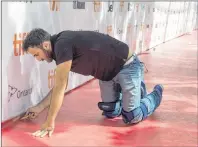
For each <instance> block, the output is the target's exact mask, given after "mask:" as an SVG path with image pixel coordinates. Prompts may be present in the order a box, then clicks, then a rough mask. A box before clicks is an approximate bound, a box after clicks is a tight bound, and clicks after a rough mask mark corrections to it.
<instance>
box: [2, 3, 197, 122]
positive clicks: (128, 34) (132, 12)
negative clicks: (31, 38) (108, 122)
mask: <svg viewBox="0 0 198 147" xmlns="http://www.w3.org/2000/svg"><path fill="white" fill-rule="evenodd" d="M2 13H3V14H2V17H3V18H2V20H3V21H2V25H3V26H2V27H3V30H2V31H3V32H2V33H3V35H2V36H3V38H2V41H3V42H2V47H3V50H2V66H3V67H2V77H3V78H2V80H3V81H2V83H3V87H2V95H3V99H2V103H3V105H2V106H3V109H2V110H3V116H2V118H3V121H4V120H7V119H9V118H12V117H14V116H16V115H18V114H20V113H22V112H24V111H25V110H26V109H27V108H28V107H30V106H32V105H35V104H37V103H38V102H39V101H41V100H42V99H43V98H44V96H45V95H46V94H47V93H48V92H49V90H50V89H51V88H52V87H53V83H54V76H55V68H56V65H55V62H53V63H51V64H48V63H38V62H37V61H35V59H34V58H33V57H32V56H30V55H28V54H24V53H23V51H22V48H21V45H22V42H23V39H24V38H25V36H26V35H27V33H28V32H29V31H30V30H31V29H33V28H36V27H40V28H43V29H45V30H47V31H48V32H49V33H51V34H53V33H58V32H59V31H62V30H67V29H68V30H93V31H98V32H102V33H106V34H109V35H111V36H114V37H115V38H117V39H119V40H121V41H123V42H125V43H127V44H128V45H129V46H130V49H131V50H133V51H135V52H136V53H140V52H142V51H145V50H146V49H149V48H151V47H153V46H155V45H158V44H160V43H162V42H164V41H167V40H169V39H172V38H175V37H177V36H180V35H182V34H184V33H187V32H190V31H192V30H193V29H196V28H197V17H196V16H197V3H195V2H171V3H170V2H146V3H143V2H124V1H120V2H113V1H109V2H100V1H94V2H82V1H81V2H79V1H73V2H57V1H50V2H30V1H29V2H28V1H27V2H3V3H2ZM92 78H93V77H91V76H82V75H79V74H75V73H72V72H70V79H69V85H68V89H67V90H66V91H69V90H71V89H73V88H75V87H77V86H79V85H81V84H83V83H84V82H86V81H88V80H90V79H92Z"/></svg>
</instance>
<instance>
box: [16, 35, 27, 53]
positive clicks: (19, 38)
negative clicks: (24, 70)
mask: <svg viewBox="0 0 198 147" xmlns="http://www.w3.org/2000/svg"><path fill="white" fill-rule="evenodd" d="M27 34H28V33H19V34H14V41H13V46H14V55H15V56H21V55H24V51H23V49H22V43H23V40H24V39H25V37H26V36H27Z"/></svg>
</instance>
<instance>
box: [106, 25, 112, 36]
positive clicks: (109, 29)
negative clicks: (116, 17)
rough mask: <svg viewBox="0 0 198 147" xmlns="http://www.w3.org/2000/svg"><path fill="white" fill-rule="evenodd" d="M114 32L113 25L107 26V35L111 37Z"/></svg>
mask: <svg viewBox="0 0 198 147" xmlns="http://www.w3.org/2000/svg"><path fill="white" fill-rule="evenodd" d="M112 31H113V28H112V25H109V26H107V34H108V35H111V33H112Z"/></svg>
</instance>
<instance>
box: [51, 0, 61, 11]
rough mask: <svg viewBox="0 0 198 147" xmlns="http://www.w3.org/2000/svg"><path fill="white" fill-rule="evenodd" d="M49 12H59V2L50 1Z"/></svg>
mask: <svg viewBox="0 0 198 147" xmlns="http://www.w3.org/2000/svg"><path fill="white" fill-rule="evenodd" d="M49 3H50V10H51V11H59V10H60V2H59V1H57V0H50V1H49Z"/></svg>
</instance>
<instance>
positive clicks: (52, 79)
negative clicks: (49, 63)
mask: <svg viewBox="0 0 198 147" xmlns="http://www.w3.org/2000/svg"><path fill="white" fill-rule="evenodd" d="M55 75H56V69H52V70H49V71H48V88H49V89H52V88H53V87H54V84H55Z"/></svg>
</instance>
